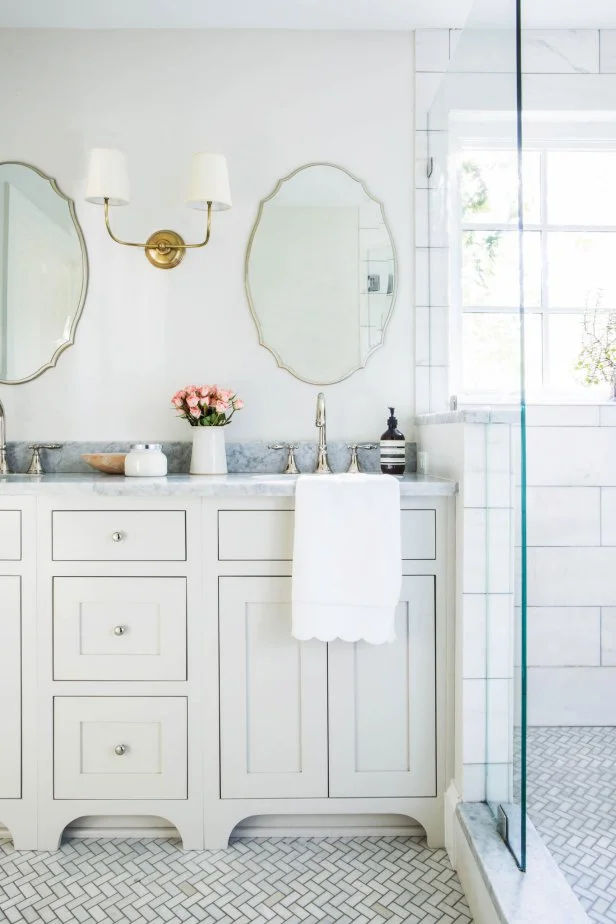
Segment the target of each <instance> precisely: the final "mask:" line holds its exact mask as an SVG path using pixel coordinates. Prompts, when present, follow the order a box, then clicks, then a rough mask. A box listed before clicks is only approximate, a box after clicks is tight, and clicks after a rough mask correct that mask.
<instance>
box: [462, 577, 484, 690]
mask: <svg viewBox="0 0 616 924" xmlns="http://www.w3.org/2000/svg"><path fill="white" fill-rule="evenodd" d="M462 607H463V612H462V627H463V650H462V676H463V677H464V678H484V677H486V670H487V659H486V638H487V635H486V633H487V623H486V619H487V598H486V595H485V594H463V596H462Z"/></svg>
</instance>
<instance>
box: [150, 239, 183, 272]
mask: <svg viewBox="0 0 616 924" xmlns="http://www.w3.org/2000/svg"><path fill="white" fill-rule="evenodd" d="M184 248H185V244H184V239H183V238H182V237H180V235H179V234H177V233H176V232H175V231H169V230H165V231H155V232H154V234H151V235H150V237H149V238H148V239H147V241H146V244H145V255H146V257H147V258H148V260H149V261H150V263H151V264H152V266H157V267H158V268H159V269H173V267H174V266H177V265H178V264H179V263H181V262H182V260H183V259H184V254H185V253H186V250H185V249H184Z"/></svg>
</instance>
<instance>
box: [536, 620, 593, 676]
mask: <svg viewBox="0 0 616 924" xmlns="http://www.w3.org/2000/svg"><path fill="white" fill-rule="evenodd" d="M526 625H527V631H528V648H527V663H528V665H529V667H597V666H599V664H600V663H601V660H600V655H601V610H600V608H599V607H593V606H546V607H535V606H530V607H529V608H528V613H527V617H526Z"/></svg>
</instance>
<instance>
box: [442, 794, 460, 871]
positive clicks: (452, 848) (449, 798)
mask: <svg viewBox="0 0 616 924" xmlns="http://www.w3.org/2000/svg"><path fill="white" fill-rule="evenodd" d="M461 801H462V796H461V795H460V792H459V790H458V787H457V786H456V782H455V780H452V781H451V782H450V784H449V786H448V787H447V789H446V790H445V798H444V805H443V812H444V822H445V849H446V851H447V854H448V856H449V861H450V863H451V865H452V866H453V868H454V869H457V854H456V837H455V828H456V809H457V807H458V802H461Z"/></svg>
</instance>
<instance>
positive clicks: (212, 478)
mask: <svg viewBox="0 0 616 924" xmlns="http://www.w3.org/2000/svg"><path fill="white" fill-rule="evenodd" d="M350 477H352V476H350ZM399 481H400V495H401V496H402V497H434V496H435V495H436V496H441V497H442V496H450V495H453V494H456V493H457V485H456V484H455V482H453V481H445V480H444V479H443V478H431V477H430V476H428V475H420V474H408V475H404V476H403V477H401V478H399ZM296 484H297V476H296V475H272V474H249V473H246V474H233V475H167V476H166V477H165V478H125V477H124V476H120V475H96V474H93V475H82V474H56V475H2V476H0V497H1V496H2V495H5V496H6V495H21V496H23V495H28V496H32V495H42V496H46V497H48V496H64V497H68V496H80V497H83V496H88V495H90V496H92V495H94V496H102V497H173V496H176V497H177V496H185V497H293V495H294V494H295V485H296Z"/></svg>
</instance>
